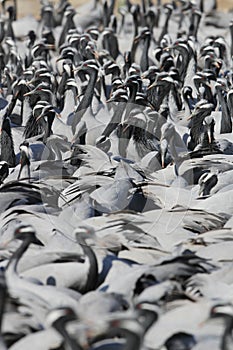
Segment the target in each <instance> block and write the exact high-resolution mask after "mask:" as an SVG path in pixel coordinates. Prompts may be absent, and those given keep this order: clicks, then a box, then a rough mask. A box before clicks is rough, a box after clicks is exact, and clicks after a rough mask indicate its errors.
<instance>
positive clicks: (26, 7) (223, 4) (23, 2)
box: [18, 0, 233, 17]
mask: <svg viewBox="0 0 233 350" xmlns="http://www.w3.org/2000/svg"><path fill="white" fill-rule="evenodd" d="M87 1H89V0H70V2H71V3H72V5H73V6H75V7H78V6H79V5H81V4H84V3H86V2H87ZM206 1H207V0H206ZM56 2H57V1H56V0H53V3H56ZM218 4H219V8H221V9H223V10H228V9H232V8H233V2H232V0H218ZM39 8H40V0H18V13H19V16H20V17H21V16H24V15H28V14H33V15H35V16H39Z"/></svg>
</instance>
